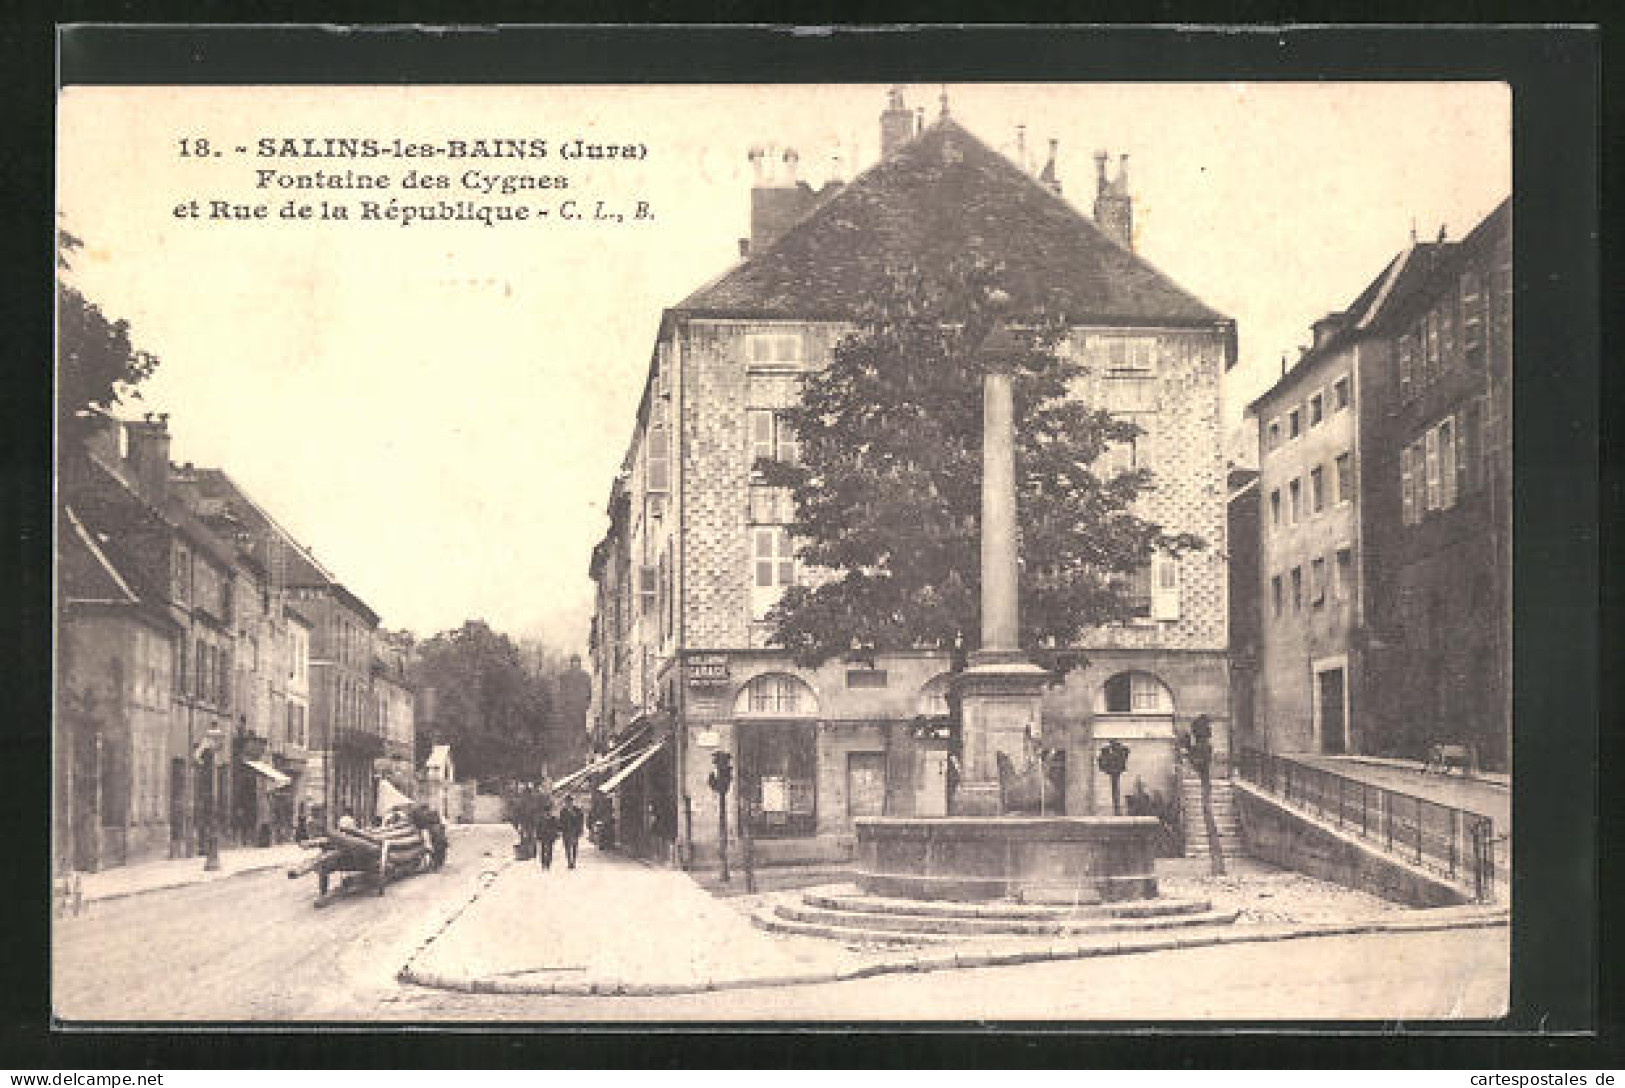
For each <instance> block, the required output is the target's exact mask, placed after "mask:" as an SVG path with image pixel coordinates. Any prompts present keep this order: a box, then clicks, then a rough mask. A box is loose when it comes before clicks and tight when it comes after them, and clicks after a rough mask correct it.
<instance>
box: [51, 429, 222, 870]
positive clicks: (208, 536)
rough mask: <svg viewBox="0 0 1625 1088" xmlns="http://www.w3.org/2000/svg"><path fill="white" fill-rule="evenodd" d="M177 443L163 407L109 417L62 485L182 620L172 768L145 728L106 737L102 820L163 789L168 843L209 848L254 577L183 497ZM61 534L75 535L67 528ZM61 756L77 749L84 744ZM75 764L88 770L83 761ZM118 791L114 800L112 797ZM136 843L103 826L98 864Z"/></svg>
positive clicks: (173, 673) (138, 807)
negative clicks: (178, 490)
mask: <svg viewBox="0 0 1625 1088" xmlns="http://www.w3.org/2000/svg"><path fill="white" fill-rule="evenodd" d="M169 445H170V436H169V429H168V424H167V422H166V420H165V419H164V418H163V417H156V416H149V417H147V418H145V419H142V420H136V421H129V422H120V421H118V420H115V419H111V418H105V417H104V418H102V419H101V420H100V421H99V427H98V429H97V430H96V432H95V433H94V434H93V435H92V437H91V439H90V441H89V442H88V443H87V446H86V448H85V450H84V451H83V455H82V456H78V455H70V456H67V457H65V458H64V460H63V463H62V468H61V475H60V480H59V489H60V493H61V495H62V496H63V499H64V501H65V503H66V505H67V506H68V507H69V508H71V509H72V510H73V511H74V513H75V516H76V517H77V518H78V519H79V521H80V523H81V524H82V525H83V526H84V528H85V529H86V530H87V532H89V533H90V534H91V537H92V539H93V540H95V541H96V542H97V544H98V546H99V547H100V548H101V550H102V551H103V553H104V555H105V556H106V557H107V558H108V559H109V560H110V561H111V562H112V564H113V566H114V569H116V570H117V571H119V573H120V574H121V576H123V577H124V578H125V580H126V581H127V582H128V584H129V585H130V587H131V589H132V590H133V591H134V592H135V594H136V595H137V596H138V597H140V598H141V599H142V601H143V602H145V603H146V604H147V605H149V606H150V607H160V606H161V607H162V608H163V609H165V610H166V611H167V614H168V616H169V618H170V620H171V621H172V623H173V627H174V630H175V635H174V641H173V644H172V647H171V650H170V668H169V670H168V676H169V684H168V689H167V703H166V704H165V708H164V709H165V711H166V713H167V717H168V728H167V735H166V737H165V742H164V744H163V745H162V746H161V748H162V752H163V756H162V765H163V768H164V770H163V773H162V774H161V775H159V774H156V773H155V772H154V771H153V770H152V765H153V762H154V761H155V760H158V759H159V757H158V756H156V755H155V754H154V753H155V752H157V751H158V750H159V746H158V745H156V742H152V743H151V745H150V747H149V749H148V751H146V752H143V753H141V755H140V758H137V754H136V752H135V750H134V748H133V743H134V740H135V738H134V736H126V735H125V734H123V733H120V734H118V735H117V736H116V737H114V736H113V735H112V734H106V735H104V739H103V742H102V752H103V756H104V757H105V758H103V759H102V762H101V766H102V771H101V772H100V775H101V777H102V779H103V782H104V785H107V784H109V783H110V782H113V783H116V785H115V786H114V788H113V789H112V790H111V791H109V790H107V789H104V790H103V791H102V803H101V808H100V812H99V815H98V816H97V817H96V818H97V819H98V820H100V821H101V823H102V825H103V827H104V828H107V827H117V826H126V827H127V826H130V825H129V822H128V821H129V819H132V818H133V817H129V816H128V815H121V813H125V814H127V813H128V812H131V811H141V812H146V813H150V812H151V811H153V807H154V805H155V804H156V803H157V802H155V801H154V800H153V797H154V796H157V797H161V798H162V799H163V800H162V807H163V810H164V817H165V818H164V820H163V823H164V825H166V827H167V830H168V839H169V844H168V853H170V854H171V855H174V856H184V855H188V854H191V853H194V852H196V851H198V850H201V849H203V848H204V847H205V845H206V842H207V838H206V833H207V832H208V831H209V830H210V829H211V828H213V829H216V830H218V831H220V832H221V833H222V834H224V833H225V832H226V831H227V829H228V826H229V815H230V812H231V798H232V773H231V769H232V760H233V752H234V738H235V734H236V729H235V726H236V724H237V709H236V707H237V698H238V690H237V684H236V683H235V671H236V670H235V660H236V653H237V645H236V643H237V640H236V637H235V633H234V630H235V629H234V627H233V617H234V608H235V605H236V601H237V593H238V589H237V585H238V582H239V580H249V579H251V578H252V573H251V572H249V571H247V570H245V569H243V568H242V567H240V566H239V564H238V563H237V557H236V554H235V552H234V551H233V549H232V548H231V547H230V546H228V545H227V544H225V543H224V542H222V541H221V540H219V539H218V538H217V537H216V536H215V535H214V533H213V532H211V531H210V530H209V528H208V527H207V526H205V525H204V524H203V523H202V522H201V521H200V520H198V518H196V517H195V516H194V515H193V514H192V512H191V510H190V509H189V508H188V506H187V504H186V503H185V502H184V501H183V500H182V498H181V497H179V496H178V495H176V494H172V493H171V489H170V469H171V466H170V463H169ZM59 540H62V541H64V543H71V538H69V537H67V536H65V535H62V534H59ZM66 571H67V567H66V556H65V555H63V556H59V572H60V573H62V574H63V575H64V576H65V574H66ZM79 618H80V614H79V613H78V612H77V611H76V610H73V609H66V608H65V609H64V610H63V612H62V615H61V616H60V623H61V625H62V627H63V632H62V641H61V645H62V647H63V652H64V653H65V654H66V653H67V652H69V650H70V649H71V648H72V647H73V646H74V643H75V640H76V638H77V635H76V633H75V632H72V631H70V630H68V629H69V628H71V627H72V626H73V625H74V624H76V623H77V622H78V621H79ZM154 656H162V654H161V651H154V650H151V648H150V647H149V653H148V655H147V660H148V664H149V665H151V664H152V658H153V657H154ZM109 663H110V664H111V659H109ZM118 664H119V667H120V668H122V669H126V670H127V669H129V668H130V667H131V663H130V659H128V658H121V659H120V660H119V662H118ZM107 685H108V686H107V690H115V689H118V688H119V687H121V686H123V685H121V684H120V683H118V682H116V680H111V679H110V680H108V681H107ZM149 686H150V685H149ZM64 694H66V693H64ZM149 694H150V693H149ZM64 709H66V708H64ZM149 740H150V738H149ZM60 754H61V755H62V756H63V758H72V759H78V758H79V756H80V755H84V754H85V753H84V752H83V751H80V752H79V754H78V755H75V756H72V757H70V756H69V755H68V753H67V752H66V751H63V752H61V753H60ZM109 768H122V770H110V769H109ZM69 773H70V776H71V777H78V778H83V777H85V775H84V771H83V769H82V768H77V767H76V768H75V769H73V770H72V771H71V772H69ZM79 797H80V803H81V804H82V802H83V801H84V800H86V799H88V795H86V794H84V793H83V792H81V793H80V795H79ZM132 797H134V798H135V800H134V802H133V804H134V805H135V808H134V809H131V808H130V805H131V804H132V802H131V800H130V798H132ZM108 798H112V799H113V804H112V805H111V806H109V804H108V803H107V800H108ZM68 815H69V818H70V819H72V820H74V822H75V824H74V830H72V831H71V832H70V835H72V836H74V837H76V838H77V839H80V840H83V839H85V838H86V835H85V833H84V832H83V829H82V817H83V814H82V813H80V812H73V813H69V814H68ZM142 820H144V821H146V827H145V830H144V831H143V833H142V834H141V835H140V836H138V839H139V840H140V842H141V844H142V846H141V849H140V850H139V851H138V854H139V855H145V854H150V853H151V852H152V843H151V839H152V836H153V835H154V834H155V831H154V830H153V828H154V827H155V826H157V825H156V824H154V823H153V822H152V821H151V820H150V818H149V817H147V816H143V817H142ZM120 821H123V823H122V824H121V823H120ZM127 841H129V836H127V835H103V836H102V844H101V848H100V849H99V850H98V851H97V852H96V853H95V854H94V860H93V865H94V866H96V867H99V866H104V865H109V864H115V865H116V864H122V863H123V862H125V861H126V860H129V857H130V855H129V852H128V851H127V850H126V849H125V848H124V846H123V845H121V844H122V843H124V842H127ZM83 846H84V842H83V841H81V842H80V843H79V846H78V847H76V848H75V850H74V851H73V853H74V854H75V856H76V858H78V859H79V860H89V858H87V855H86V852H85V850H84V849H82V847H83ZM75 864H77V861H76V862H75Z"/></svg>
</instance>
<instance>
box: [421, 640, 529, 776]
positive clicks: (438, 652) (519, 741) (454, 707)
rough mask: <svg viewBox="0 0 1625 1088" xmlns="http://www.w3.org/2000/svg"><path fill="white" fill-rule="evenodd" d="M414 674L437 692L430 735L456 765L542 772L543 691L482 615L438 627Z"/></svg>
mask: <svg viewBox="0 0 1625 1088" xmlns="http://www.w3.org/2000/svg"><path fill="white" fill-rule="evenodd" d="M412 679H413V681H414V683H415V684H416V685H417V686H418V687H419V688H420V689H422V688H432V689H434V692H435V714H434V720H433V722H432V723H430V724H431V727H432V728H433V730H434V734H433V735H432V736H424V737H422V738H420V740H422V741H423V742H424V743H425V744H427V743H439V744H450V745H451V746H452V750H453V751H454V752H455V753H456V758H457V767H458V771H459V772H460V773H463V774H467V775H471V776H473V777H476V778H491V777H499V776H509V775H530V774H539V773H540V771H541V765H542V763H543V762H545V760H546V753H545V752H544V751H543V747H542V739H543V734H544V732H545V730H546V724H547V717H548V710H549V706H548V702H549V700H548V693H547V687H546V684H545V681H544V680H543V678H542V677H540V676H537V675H535V674H533V673H532V672H531V671H530V670H528V669H526V668H525V664H524V661H523V660H522V658H521V655H520V652H519V647H518V646H517V645H516V644H515V643H514V641H513V640H512V639H511V638H509V637H508V636H507V635H505V634H503V633H501V632H499V631H495V630H493V629H492V628H491V627H490V625H489V624H487V623H485V622H484V621H483V620H468V621H467V622H465V623H464V624H463V625H462V626H461V627H458V628H455V629H453V630H450V631H442V632H440V633H439V634H437V635H435V636H434V637H433V638H430V639H428V640H426V641H424V642H423V643H421V644H420V645H419V647H418V653H417V656H416V660H415V662H414V665H413V670H412Z"/></svg>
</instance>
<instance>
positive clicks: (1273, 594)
mask: <svg viewBox="0 0 1625 1088" xmlns="http://www.w3.org/2000/svg"><path fill="white" fill-rule="evenodd" d="M1270 600H1271V602H1273V604H1274V605H1275V618H1276V619H1280V618H1281V576H1280V575H1279V574H1275V575H1271V576H1270Z"/></svg>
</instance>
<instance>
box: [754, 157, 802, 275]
mask: <svg viewBox="0 0 1625 1088" xmlns="http://www.w3.org/2000/svg"><path fill="white" fill-rule="evenodd" d="M750 155H751V162H752V163H753V164H756V167H757V170H756V184H755V185H754V186H752V188H751V191H750V250H749V252H751V253H760V252H762V250H764V249H766V248H767V247H768V246H770V245H772V244H773V243H774V242H776V241H778V239H779V236H780V235H782V234H783V233H784V232H785V231H787V230H789V229H790V228H791V227H792V226H793V225H794V224H795V223H796V222H797V221H798V220H800V219H801V217H802V216H804V215H806V214H807V212H808V211H810V210H811V209H812V206H813V204H814V203H815V201H816V200H817V196H816V194H814V193H813V191H812V187H811V186H809V185H807V184H806V183H805V182H797V181H796V167H797V165H798V164H799V161H800V158H801V156H800V155H798V154H797V153H796V150H795V149H794V148H786V149H785V151H784V154H783V155H782V156H781V161H782V162H783V164H784V175H785V176H784V177H782V178H776V179H775V178H772V177H768V178H765V179H764V178H763V170H762V162H763V161H766V162H767V163H768V165H769V167H771V165H772V164H771V160H770V159H769V157H768V156H767V155H766V153H764V152H763V151H762V150H761V149H760V148H752V149H751V153H750Z"/></svg>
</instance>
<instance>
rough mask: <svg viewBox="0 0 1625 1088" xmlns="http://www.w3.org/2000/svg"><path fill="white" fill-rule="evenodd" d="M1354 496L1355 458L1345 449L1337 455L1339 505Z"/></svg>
mask: <svg viewBox="0 0 1625 1088" xmlns="http://www.w3.org/2000/svg"><path fill="white" fill-rule="evenodd" d="M1353 497H1354V459H1353V458H1352V457H1350V456H1349V452H1348V451H1347V450H1344V451H1343V452H1342V453H1340V454H1338V455H1337V505H1339V506H1342V505H1343V504H1344V503H1346V502H1348V501H1349V500H1350V499H1352V498H1353Z"/></svg>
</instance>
